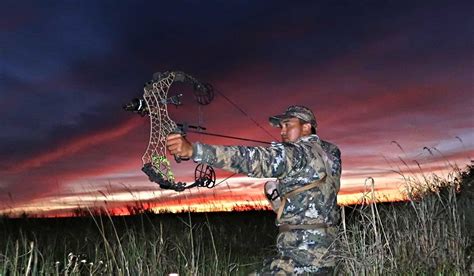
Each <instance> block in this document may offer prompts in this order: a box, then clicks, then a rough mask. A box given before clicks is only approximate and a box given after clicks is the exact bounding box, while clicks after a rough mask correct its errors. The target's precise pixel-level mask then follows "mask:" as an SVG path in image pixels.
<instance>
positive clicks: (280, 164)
mask: <svg viewBox="0 0 474 276" xmlns="http://www.w3.org/2000/svg"><path fill="white" fill-rule="evenodd" d="M340 155H341V154H340V151H339V148H338V147H337V146H335V145H333V144H331V143H328V142H325V141H322V140H321V139H319V137H318V136H317V135H310V136H306V137H302V138H300V139H299V140H298V141H296V142H294V143H272V145H271V146H270V147H246V146H215V145H207V144H201V143H195V144H194V145H193V157H192V158H193V160H194V161H195V162H200V163H206V164H208V165H210V166H213V167H215V168H221V169H224V170H228V171H232V172H237V173H245V174H247V175H248V176H250V177H264V178H272V177H275V178H278V180H279V182H280V184H279V189H280V190H279V193H280V195H285V194H286V193H288V192H290V191H293V190H295V189H297V188H299V187H303V186H305V185H307V184H310V183H312V182H314V181H317V180H320V179H323V178H324V176H326V174H328V176H327V177H326V179H325V181H324V182H322V183H321V185H318V186H317V187H315V188H313V189H310V190H307V191H305V192H303V193H300V194H297V195H295V196H294V197H291V198H288V199H287V202H286V204H285V208H284V210H283V214H282V216H281V219H280V221H279V222H280V223H287V224H314V223H326V224H328V225H335V224H337V222H338V220H339V211H338V207H337V204H336V200H337V198H336V196H337V193H338V191H339V186H340V176H341V158H340Z"/></svg>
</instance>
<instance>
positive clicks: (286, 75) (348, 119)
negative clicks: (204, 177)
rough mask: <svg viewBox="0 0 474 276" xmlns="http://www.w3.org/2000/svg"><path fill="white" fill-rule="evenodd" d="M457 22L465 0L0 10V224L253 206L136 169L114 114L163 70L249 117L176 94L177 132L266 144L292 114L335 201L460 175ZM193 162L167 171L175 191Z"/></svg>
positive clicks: (473, 50) (134, 119) (473, 53)
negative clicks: (316, 153)
mask: <svg viewBox="0 0 474 276" xmlns="http://www.w3.org/2000/svg"><path fill="white" fill-rule="evenodd" d="M473 11H474V5H473V1H162V2H161V3H160V1H31V2H30V1H2V2H1V3H0V45H1V47H0V118H1V131H0V213H4V214H15V213H16V214H17V213H21V212H23V211H26V212H28V213H31V214H40V215H62V214H65V213H67V212H69V211H71V210H72V209H75V208H77V207H78V206H80V207H90V206H92V207H98V206H107V207H108V208H110V209H116V210H122V209H123V208H124V206H127V205H129V206H130V205H134V204H136V202H141V203H142V204H146V206H148V207H153V208H156V210H163V209H167V210H170V211H177V210H182V209H192V210H203V211H205V210H229V209H232V208H233V207H234V206H236V205H238V206H247V205H257V206H266V205H265V204H266V201H265V200H264V197H263V192H262V185H263V183H265V181H267V180H268V179H267V180H265V179H263V180H262V179H253V178H248V177H246V176H244V175H237V176H234V177H231V178H229V179H228V180H226V181H224V182H222V183H221V184H220V185H219V186H218V187H216V188H214V189H212V190H208V189H200V190H197V189H196V190H192V191H186V192H183V193H176V192H173V191H164V190H161V189H160V188H159V187H158V186H157V185H156V184H154V183H152V182H149V181H148V178H147V177H146V175H145V174H143V173H142V172H141V167H142V161H141V157H142V155H143V153H144V152H145V149H146V146H147V144H148V139H149V132H150V126H149V120H148V119H147V118H146V117H140V116H138V115H135V114H131V113H127V112H125V111H123V110H122V108H121V107H122V105H123V104H125V103H127V102H128V101H130V100H131V99H132V98H134V97H139V96H141V95H142V93H143V84H144V83H145V82H147V81H149V80H150V79H151V77H152V75H153V73H154V72H158V71H160V72H163V71H170V70H171V71H172V70H180V71H184V72H186V73H188V74H190V75H192V76H194V77H196V78H198V79H200V80H202V81H205V82H209V83H211V84H212V85H213V86H214V87H215V88H216V89H217V90H218V91H219V92H220V93H222V95H224V96H225V97H227V98H229V99H231V100H232V101H233V102H234V103H235V104H236V105H237V106H238V107H239V108H241V109H242V110H243V111H244V112H245V113H247V114H248V115H249V116H245V115H244V114H243V113H242V112H241V111H239V110H238V109H237V108H236V107H235V106H233V105H232V104H230V103H229V102H228V101H227V100H226V99H225V97H224V96H222V95H221V94H216V98H215V99H214V101H213V102H212V103H211V104H210V105H208V106H205V107H203V108H201V109H199V108H198V107H197V106H196V104H195V103H194V102H193V100H192V96H191V95H190V94H186V95H185V96H184V98H185V99H184V105H183V106H181V107H179V108H175V107H170V113H171V117H172V118H175V119H176V120H177V121H179V122H187V123H189V124H198V123H199V122H201V124H202V125H204V126H205V127H206V128H207V129H208V131H209V132H213V133H221V134H225V135H233V136H240V137H246V138H251V139H258V140H265V141H274V140H275V138H277V139H278V138H279V130H278V129H274V128H271V127H270V125H269V124H268V116H270V115H275V114H278V113H281V112H282V111H283V110H284V109H286V107H287V106H289V105H294V104H301V105H305V106H308V107H309V108H311V109H312V110H313V111H314V113H315V114H316V117H317V119H318V122H319V128H318V131H319V133H318V134H319V136H320V137H321V138H322V139H324V140H328V141H331V142H332V143H335V144H337V145H338V146H339V147H340V149H341V152H342V167H343V174H342V187H341V192H340V194H339V198H338V199H339V202H340V203H342V204H343V203H349V202H354V201H355V200H357V199H358V198H360V196H361V192H363V191H364V189H366V188H364V183H365V182H366V179H367V178H368V177H372V178H373V179H374V181H375V186H374V187H375V190H376V191H377V192H378V196H379V198H385V199H388V200H395V199H399V198H401V195H400V189H403V187H402V186H400V185H401V184H402V183H403V177H402V175H401V174H403V175H405V176H411V177H415V176H417V175H418V174H419V173H424V174H425V175H427V176H429V175H431V174H432V173H436V174H437V175H440V176H443V177H447V176H448V173H449V172H450V171H451V170H452V167H453V166H454V165H457V166H459V167H460V168H465V167H466V166H467V165H468V164H471V159H472V158H473V153H474V117H473V115H472V114H474V98H473V84H474V83H473V73H474V64H473V60H474V33H473V30H474V14H473ZM177 92H180V91H177ZM184 92H186V90H184ZM249 117H250V118H249ZM252 119H253V120H255V121H256V122H258V123H259V124H260V125H262V126H263V127H264V128H265V130H266V131H268V132H270V133H271V134H272V136H273V137H271V136H270V135H269V134H268V133H266V132H265V131H263V130H262V129H260V128H259V127H258V126H257V125H256V124H255V123H254V122H252ZM188 137H189V139H190V140H192V141H202V142H205V143H211V144H235V143H243V142H240V141H233V140H226V139H221V138H215V137H213V138H210V137H207V136H200V135H196V134H189V135H188ZM245 145H257V144H252V143H245ZM170 159H172V158H170ZM417 163H418V164H419V166H418V164H417ZM405 164H406V165H408V166H406V165H405ZM194 166H195V164H193V163H192V162H183V163H182V164H175V163H174V161H173V168H174V170H175V172H176V174H177V177H178V178H179V179H183V180H189V179H190V176H191V175H193V173H194V172H193V171H194ZM400 173H401V174H400ZM227 176H229V173H227V172H224V171H217V178H218V181H220V180H222V179H224V178H226V177H227ZM420 179H421V178H420ZM117 212H120V211H117Z"/></svg>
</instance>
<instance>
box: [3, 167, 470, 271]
mask: <svg viewBox="0 0 474 276" xmlns="http://www.w3.org/2000/svg"><path fill="white" fill-rule="evenodd" d="M424 181H425V180H424ZM418 184H423V183H418ZM473 185H474V183H473V167H472V166H471V167H469V168H468V169H467V170H465V171H462V172H461V171H458V172H456V174H455V177H452V178H451V180H449V181H448V180H442V179H439V178H430V179H429V181H428V180H427V179H426V183H424V186H423V185H419V186H416V187H417V189H415V190H414V189H411V190H410V191H409V195H410V196H411V200H410V201H407V202H399V203H367V204H363V205H356V206H346V207H344V208H343V209H342V215H343V220H342V223H341V230H340V237H339V239H338V243H339V244H338V259H339V264H338V267H337V271H338V273H339V274H347V275H387V274H390V275H393V274H403V275H432V274H439V275H469V274H471V275H472V273H474V271H473V260H472V258H473V244H472V240H473V233H472V232H473V231H471V229H472V228H473V227H474V224H473V217H474V214H473V210H474V208H473V204H474V203H473V201H474V200H473V198H474V192H473V191H474V189H473V187H472V186H473ZM410 187H415V186H413V185H411V186H410ZM420 187H425V189H421V188H420ZM370 197H371V195H370V194H368V195H367V200H366V202H370ZM137 213H138V214H136V215H134V216H122V217H113V216H108V215H106V214H103V215H102V216H87V217H73V218H26V217H23V218H16V219H13V218H7V217H3V218H1V219H0V275H38V274H48V275H101V274H104V275H142V274H146V275H166V274H169V273H179V274H180V275H245V274H247V273H249V272H251V271H252V270H254V269H256V268H258V267H259V266H260V265H261V263H262V261H263V259H264V258H266V257H268V256H272V255H274V254H275V253H276V251H275V248H274V241H275V237H276V235H277V229H276V227H275V226H274V217H275V216H274V214H273V213H272V212H269V211H250V212H229V213H207V214H206V213H182V214H153V213H150V212H147V211H146V210H139V212H137Z"/></svg>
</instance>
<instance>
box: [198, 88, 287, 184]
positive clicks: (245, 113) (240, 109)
mask: <svg viewBox="0 0 474 276" xmlns="http://www.w3.org/2000/svg"><path fill="white" fill-rule="evenodd" d="M215 91H216V92H217V93H218V94H219V95H221V96H222V97H223V98H224V99H225V100H226V101H228V102H229V103H230V104H231V105H232V106H234V107H235V108H236V109H237V110H239V111H240V112H241V113H242V114H244V115H245V116H246V117H247V118H248V119H250V120H251V121H252V122H253V123H254V124H255V125H256V126H258V127H259V128H260V129H261V130H263V132H265V133H266V134H267V135H268V136H270V137H271V138H272V139H273V141H278V139H277V138H275V136H273V135H272V134H271V133H270V132H269V131H268V130H266V129H265V128H264V127H263V126H262V125H261V124H259V123H258V122H257V121H255V119H254V118H253V117H252V116H250V115H249V114H248V113H247V112H245V111H244V110H243V109H242V108H240V107H239V106H238V105H237V104H236V103H235V102H233V101H232V100H231V99H230V98H228V97H227V96H226V95H224V94H223V93H222V92H220V91H219V90H215ZM199 111H201V106H199ZM200 115H202V114H201V113H200ZM201 123H202V118H201V117H199V124H198V126H202V124H201ZM235 175H237V173H233V174H231V175H229V176H227V177H226V178H224V179H222V180H221V181H219V182H218V183H217V184H216V185H214V187H216V186H218V185H219V184H221V183H223V182H226V181H227V180H229V179H230V178H232V177H234V176H235ZM226 183H227V182H226ZM227 188H228V189H229V191H231V192H232V189H230V187H229V184H228V183H227Z"/></svg>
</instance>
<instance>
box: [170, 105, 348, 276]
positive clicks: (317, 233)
mask: <svg viewBox="0 0 474 276" xmlns="http://www.w3.org/2000/svg"><path fill="white" fill-rule="evenodd" d="M269 121H270V124H271V125H272V126H274V127H280V128H281V138H282V142H281V143H272V145H271V146H270V147H245V146H216V145H206V144H202V143H199V142H196V143H194V144H191V143H190V142H189V141H187V140H186V139H185V138H184V137H182V136H181V135H179V134H172V135H170V136H169V137H168V144H167V148H168V150H169V151H170V153H172V154H175V155H177V156H180V157H181V158H192V159H193V160H194V161H195V162H200V163H205V164H208V165H210V166H213V167H216V168H222V169H224V170H228V171H232V172H238V173H245V174H247V175H248V176H251V177H274V178H277V179H278V185H274V186H275V187H276V191H271V192H268V193H267V196H268V194H270V196H271V201H272V202H273V203H277V204H276V205H279V207H278V210H275V211H276V212H277V220H276V222H277V225H278V226H279V230H280V233H279V235H278V237H277V249H278V253H279V255H278V257H276V258H274V259H271V260H269V261H268V262H267V264H266V266H265V267H264V269H263V270H262V271H261V273H262V274H263V275H267V274H277V275H280V274H282V275H286V274H306V273H309V274H311V275H327V274H330V273H331V271H332V270H333V268H334V266H335V260H334V256H333V255H332V250H333V247H334V241H335V239H336V235H337V231H336V224H337V223H338V220H339V209H338V207H337V204H336V195H337V192H338V191H339V186H340V176H341V159H340V151H339V149H338V148H337V146H335V145H333V144H330V143H328V142H325V141H322V140H321V139H319V137H318V136H317V135H316V131H317V123H316V118H315V117H314V114H313V112H311V110H309V109H308V108H306V107H304V106H290V107H288V109H287V110H286V111H285V112H284V113H283V114H280V115H276V116H272V117H270V118H269ZM266 189H268V187H266ZM278 203H279V204H278Z"/></svg>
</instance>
